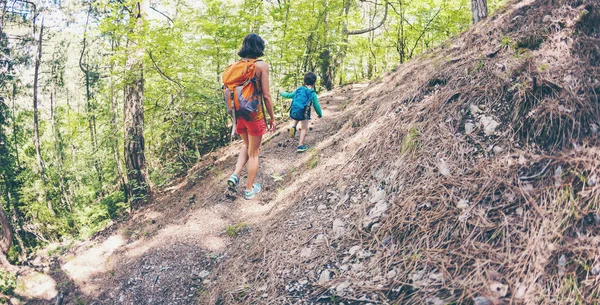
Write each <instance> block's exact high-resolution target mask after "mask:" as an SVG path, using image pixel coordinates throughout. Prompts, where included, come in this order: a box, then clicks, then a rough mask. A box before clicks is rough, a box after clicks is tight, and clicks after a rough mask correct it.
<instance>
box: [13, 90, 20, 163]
mask: <svg viewBox="0 0 600 305" xmlns="http://www.w3.org/2000/svg"><path fill="white" fill-rule="evenodd" d="M16 95H17V85H16V84H14V83H13V87H12V94H11V101H12V113H13V115H15V114H16V113H17V108H16V107H15V99H16ZM12 123H13V142H14V144H15V157H16V160H17V168H21V161H20V160H19V142H17V120H12Z"/></svg>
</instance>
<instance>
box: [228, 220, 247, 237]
mask: <svg viewBox="0 0 600 305" xmlns="http://www.w3.org/2000/svg"><path fill="white" fill-rule="evenodd" d="M248 230H250V228H249V227H248V224H247V223H245V222H240V223H237V224H234V225H229V226H227V230H225V234H227V236H229V237H231V238H236V237H238V236H239V235H241V234H243V233H246V232H248Z"/></svg>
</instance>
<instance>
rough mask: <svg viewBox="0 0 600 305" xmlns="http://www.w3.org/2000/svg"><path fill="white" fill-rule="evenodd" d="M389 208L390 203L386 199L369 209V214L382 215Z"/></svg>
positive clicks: (373, 215) (373, 216)
mask: <svg viewBox="0 0 600 305" xmlns="http://www.w3.org/2000/svg"><path fill="white" fill-rule="evenodd" d="M387 209H388V203H387V202H385V201H380V202H378V203H377V204H376V205H375V207H374V208H372V209H371V210H370V211H369V216H370V217H372V218H376V217H380V216H381V215H383V213H385V211H387Z"/></svg>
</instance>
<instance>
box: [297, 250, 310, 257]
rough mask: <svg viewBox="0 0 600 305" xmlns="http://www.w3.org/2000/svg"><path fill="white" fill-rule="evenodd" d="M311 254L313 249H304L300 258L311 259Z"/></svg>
mask: <svg viewBox="0 0 600 305" xmlns="http://www.w3.org/2000/svg"><path fill="white" fill-rule="evenodd" d="M311 254H312V249H311V248H303V249H302V250H300V257H310V255H311Z"/></svg>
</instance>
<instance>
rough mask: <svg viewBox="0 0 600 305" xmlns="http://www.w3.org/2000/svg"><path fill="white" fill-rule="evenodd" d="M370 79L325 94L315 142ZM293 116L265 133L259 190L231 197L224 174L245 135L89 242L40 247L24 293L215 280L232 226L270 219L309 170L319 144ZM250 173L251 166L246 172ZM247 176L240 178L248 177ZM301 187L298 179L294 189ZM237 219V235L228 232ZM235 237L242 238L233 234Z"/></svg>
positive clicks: (174, 296)
mask: <svg viewBox="0 0 600 305" xmlns="http://www.w3.org/2000/svg"><path fill="white" fill-rule="evenodd" d="M365 86H366V84H363V85H354V86H353V85H349V86H345V87H343V88H340V89H337V90H335V91H333V92H329V93H326V94H324V95H322V96H321V98H320V99H321V105H322V108H323V118H322V119H314V120H312V121H311V124H310V126H311V129H312V130H311V131H310V132H309V134H308V137H307V143H308V144H309V145H310V146H311V147H312V146H314V147H318V145H319V143H321V142H324V141H326V140H327V139H328V138H329V137H331V136H332V135H334V134H335V133H336V132H337V128H339V126H340V125H339V124H332V122H334V121H339V119H340V117H342V116H343V113H344V112H343V111H342V110H343V109H344V108H345V103H347V102H348V101H349V100H350V99H351V97H352V95H354V94H355V93H357V92H362V90H363V88H365ZM286 127H287V123H280V126H279V128H278V131H277V132H276V133H274V134H268V135H267V136H266V137H265V140H264V143H263V148H262V151H261V155H260V159H261V169H260V172H259V176H258V177H257V179H258V182H260V183H262V185H263V192H262V193H261V194H260V195H259V196H258V197H257V199H254V200H250V201H246V200H244V199H242V198H241V197H240V198H237V199H235V200H231V199H228V198H226V196H225V195H224V192H223V191H224V186H225V185H224V181H225V180H226V179H227V177H228V176H229V175H230V174H231V171H232V170H233V168H234V165H235V161H236V158H237V152H238V151H239V149H240V148H241V145H242V143H241V141H237V142H235V143H233V144H231V145H229V146H228V147H225V148H223V149H221V150H219V151H217V152H215V153H213V154H212V155H209V156H207V157H206V158H205V160H203V161H202V162H200V163H199V164H198V165H197V166H196V167H195V168H194V169H193V170H192V171H190V174H189V175H188V176H187V177H186V178H184V179H181V180H179V181H174V182H173V183H171V185H170V186H169V187H166V188H164V189H163V190H159V193H158V194H156V196H155V198H154V200H152V202H151V203H150V204H149V205H147V206H145V207H143V208H142V209H140V210H138V211H135V213H134V214H132V215H131V217H130V218H129V219H128V220H125V221H123V222H121V223H115V224H113V225H112V226H110V227H108V228H106V229H105V230H104V231H102V232H100V233H99V234H97V235H96V236H95V237H94V238H92V239H91V240H88V241H84V242H80V243H76V244H75V245H72V246H71V247H69V249H68V250H63V251H62V253H61V252H60V251H59V253H58V254H60V255H59V256H58V255H56V254H54V255H48V254H47V253H46V254H45V255H41V257H40V258H39V259H38V260H36V261H35V262H34V263H33V266H32V268H30V269H29V268H28V269H26V271H24V272H23V273H22V274H21V279H22V281H23V282H27V283H34V284H33V285H27V286H21V287H20V288H19V290H18V294H20V295H22V296H23V298H24V300H25V301H26V302H27V303H28V304H47V303H48V301H50V300H53V301H54V300H55V299H56V298H57V296H58V295H59V294H64V301H63V304H82V303H85V304H190V303H194V302H195V300H197V299H198V298H201V296H200V295H199V294H200V293H198V292H199V291H202V287H203V285H206V284H207V283H208V281H210V280H209V278H210V277H209V276H208V275H209V274H210V272H211V271H212V270H213V268H214V267H215V266H216V265H217V264H219V263H220V262H221V261H223V260H224V259H226V254H224V253H225V251H226V249H227V247H228V245H229V244H230V243H231V242H232V239H233V238H232V236H231V235H235V234H237V235H239V237H237V238H243V234H244V233H245V231H247V230H254V229H256V228H258V227H259V226H261V224H263V223H266V220H268V219H269V218H270V217H271V216H273V215H274V214H275V213H273V211H274V210H275V209H276V207H277V205H278V204H281V203H282V202H283V203H285V202H286V200H285V198H279V200H274V199H276V198H277V196H286V195H287V194H288V193H289V192H290V190H286V191H285V192H282V190H284V189H286V188H288V187H289V186H291V185H293V184H295V183H296V182H298V181H304V180H307V179H319V177H309V176H310V173H306V174H305V173H304V172H306V169H308V167H307V166H309V165H307V164H310V161H311V159H313V158H315V152H314V151H312V150H309V151H308V152H306V153H304V154H297V153H296V150H295V149H296V146H297V138H296V139H290V138H288V136H287V133H286ZM243 175H244V174H243ZM245 181H246V177H245V176H244V177H242V179H241V185H243V184H244V183H245ZM294 189H296V188H295V187H292V188H291V191H293V190H294ZM228 228H229V234H228V233H227V232H226V231H227V230H228ZM234 238H235V237H234Z"/></svg>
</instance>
